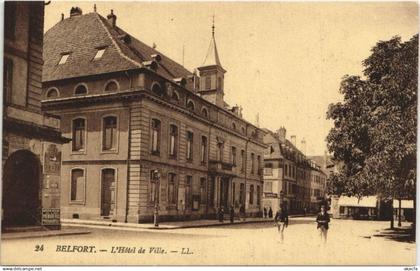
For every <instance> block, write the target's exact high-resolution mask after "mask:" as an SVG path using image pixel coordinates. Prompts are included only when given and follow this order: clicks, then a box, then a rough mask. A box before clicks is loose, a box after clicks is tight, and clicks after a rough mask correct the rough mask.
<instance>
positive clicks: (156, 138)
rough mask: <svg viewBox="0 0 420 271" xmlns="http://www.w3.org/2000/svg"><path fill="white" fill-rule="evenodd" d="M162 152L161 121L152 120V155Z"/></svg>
mask: <svg viewBox="0 0 420 271" xmlns="http://www.w3.org/2000/svg"><path fill="white" fill-rule="evenodd" d="M159 152H160V121H159V120H157V119H152V154H159Z"/></svg>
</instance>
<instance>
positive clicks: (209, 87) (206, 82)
mask: <svg viewBox="0 0 420 271" xmlns="http://www.w3.org/2000/svg"><path fill="white" fill-rule="evenodd" d="M205 80H206V81H205V87H206V90H208V89H211V77H210V76H206V79H205Z"/></svg>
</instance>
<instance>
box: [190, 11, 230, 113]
mask: <svg viewBox="0 0 420 271" xmlns="http://www.w3.org/2000/svg"><path fill="white" fill-rule="evenodd" d="M214 29H215V27H214V16H213V25H212V37H211V41H210V45H209V49H208V50H207V54H206V58H205V59H204V62H203V64H202V65H201V66H200V67H198V68H197V69H198V71H199V72H200V88H199V90H198V93H199V94H200V95H201V97H203V98H204V99H206V100H208V101H209V102H211V103H213V104H215V105H217V106H219V107H224V101H223V96H224V77H225V73H226V71H225V69H223V67H222V64H220V59H219V53H218V52H217V46H216V39H215V37H214Z"/></svg>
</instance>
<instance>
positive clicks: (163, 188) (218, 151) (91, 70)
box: [42, 8, 265, 223]
mask: <svg viewBox="0 0 420 271" xmlns="http://www.w3.org/2000/svg"><path fill="white" fill-rule="evenodd" d="M116 21H117V17H116V15H115V14H113V12H112V11H111V13H110V14H109V15H108V16H107V18H104V17H102V16H101V15H99V14H98V13H96V12H92V13H88V14H82V11H81V9H80V8H72V10H71V12H70V17H69V18H65V19H64V18H63V19H62V20H61V21H60V22H58V23H57V24H56V25H55V26H53V27H52V28H51V29H49V30H48V31H47V32H46V35H45V43H44V52H45V63H44V73H43V74H44V77H43V86H44V93H43V95H44V96H43V99H44V101H43V102H42V104H43V108H44V109H46V110H47V111H49V112H51V113H53V114H59V115H60V116H61V118H62V133H63V135H64V136H67V137H71V138H72V143H71V144H67V145H65V146H64V147H63V168H62V194H61V196H62V200H61V207H62V215H63V217H64V218H70V219H72V218H80V219H109V220H116V221H122V222H124V221H125V222H135V223H137V222H144V221H150V220H152V219H153V215H154V207H155V206H156V205H157V203H158V205H159V218H160V219H161V220H175V219H195V218H203V217H214V216H215V214H216V213H217V211H218V210H219V208H220V207H222V206H223V207H224V208H225V210H227V209H228V208H229V207H230V206H231V204H233V205H234V206H235V208H236V212H238V211H239V207H240V206H241V205H244V207H245V209H246V213H247V215H257V214H258V213H259V212H260V200H261V194H262V168H263V164H262V156H263V152H264V149H265V145H264V143H263V135H264V132H263V131H262V130H260V129H258V128H257V127H256V126H254V125H252V124H251V123H249V122H247V121H245V120H244V119H243V118H242V113H241V110H242V109H241V108H239V107H237V106H235V107H232V108H230V107H229V106H228V105H227V104H226V103H225V102H224V100H223V96H224V74H225V72H226V71H225V70H224V69H223V67H222V65H221V62H220V59H219V55H218V51H217V47H216V42H215V37H214V28H213V35H212V36H211V42H210V46H209V49H208V52H207V55H206V58H205V61H204V63H203V65H201V66H200V67H198V71H199V74H196V73H191V72H189V71H188V70H187V69H185V68H184V67H183V66H182V65H180V64H178V63H176V62H175V61H173V60H171V59H170V58H168V57H166V56H165V55H163V54H162V53H160V52H159V51H157V50H156V49H155V48H152V47H149V46H147V45H146V44H144V43H143V42H141V41H139V40H137V39H136V38H134V37H133V36H131V35H129V34H128V33H126V32H125V31H124V30H122V29H121V28H119V27H118V26H117V23H116ZM204 53H205V51H204V50H203V55H204Z"/></svg>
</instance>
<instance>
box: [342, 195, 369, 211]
mask: <svg viewBox="0 0 420 271" xmlns="http://www.w3.org/2000/svg"><path fill="white" fill-rule="evenodd" d="M376 202H377V198H376V196H369V197H363V198H360V199H359V198H357V197H347V196H341V197H340V198H339V199H338V205H339V206H349V207H367V208H375V207H376Z"/></svg>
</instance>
